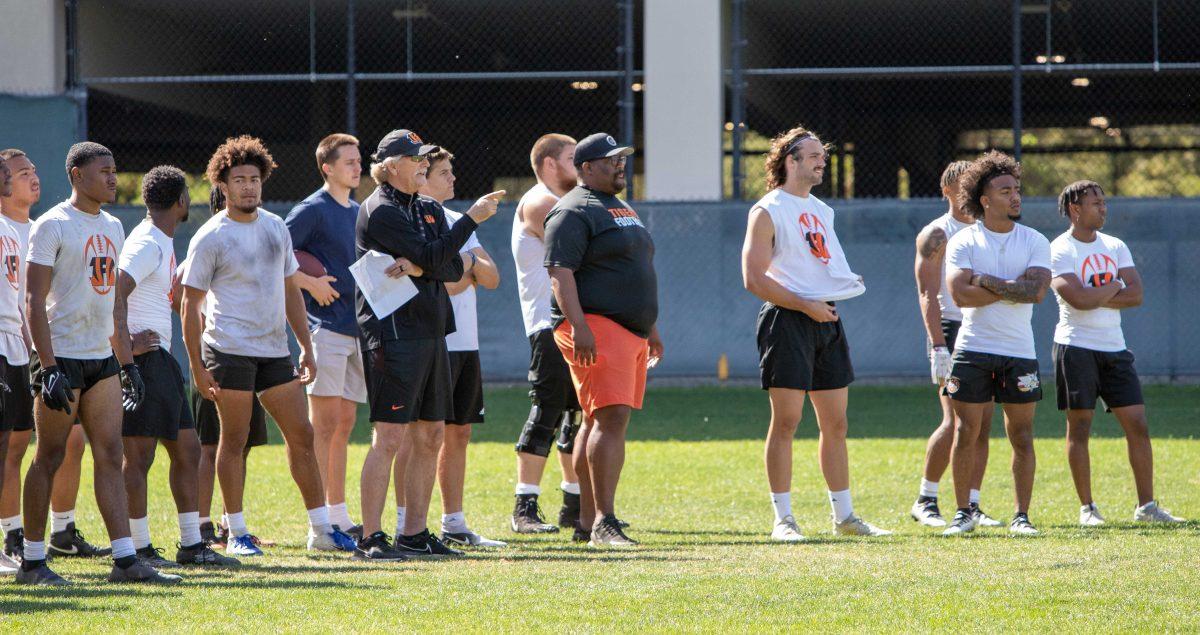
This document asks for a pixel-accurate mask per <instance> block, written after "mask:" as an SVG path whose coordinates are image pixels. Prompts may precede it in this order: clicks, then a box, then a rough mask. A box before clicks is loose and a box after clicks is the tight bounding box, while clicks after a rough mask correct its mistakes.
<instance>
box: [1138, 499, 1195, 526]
mask: <svg viewBox="0 0 1200 635" xmlns="http://www.w3.org/2000/svg"><path fill="white" fill-rule="evenodd" d="M1133 520H1134V521H1135V522H1139V523H1185V522H1187V521H1186V520H1184V519H1182V518H1177V517H1175V516H1172V515H1171V512H1169V511H1167V510H1165V509H1163V508H1161V507H1159V506H1158V501H1150V502H1149V503H1146V504H1145V505H1142V506H1141V507H1139V508H1137V509H1135V510H1134V511H1133Z"/></svg>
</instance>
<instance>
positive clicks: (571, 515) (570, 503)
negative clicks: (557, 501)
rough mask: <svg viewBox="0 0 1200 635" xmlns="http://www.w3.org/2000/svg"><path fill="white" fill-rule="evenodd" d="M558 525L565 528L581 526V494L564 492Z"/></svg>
mask: <svg viewBox="0 0 1200 635" xmlns="http://www.w3.org/2000/svg"><path fill="white" fill-rule="evenodd" d="M558 526H559V527H562V528H563V529H574V528H576V527H578V526H579V494H572V493H570V492H563V504H562V508H561V509H559V510H558Z"/></svg>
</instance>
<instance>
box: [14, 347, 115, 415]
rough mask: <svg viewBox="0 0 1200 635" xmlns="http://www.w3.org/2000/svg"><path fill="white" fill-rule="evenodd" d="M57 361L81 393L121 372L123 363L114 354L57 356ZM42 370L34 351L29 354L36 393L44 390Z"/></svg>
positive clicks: (30, 376)
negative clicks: (41, 378) (82, 356)
mask: <svg viewBox="0 0 1200 635" xmlns="http://www.w3.org/2000/svg"><path fill="white" fill-rule="evenodd" d="M55 361H56V362H57V363H58V368H59V370H61V371H63V372H64V373H66V374H67V379H69V380H70V382H71V388H74V389H78V390H79V394H83V393H85V392H87V391H89V390H91V389H92V386H95V385H96V384H98V383H100V382H102V381H104V380H105V379H108V378H109V377H112V376H113V375H116V374H117V373H119V372H121V365H120V364H118V363H117V358H116V357H114V356H112V355H109V356H108V357H105V358H104V359H71V358H70V357H58V356H55ZM41 370H42V366H41V361H40V360H39V359H38V356H37V352H36V351H34V352H33V353H30V355H29V389H30V390H32V391H33V393H34V394H39V393H41V392H42V383H41V381H39V379H38V373H40V372H41ZM71 410H72V411H74V410H75V408H74V407H72V408H71Z"/></svg>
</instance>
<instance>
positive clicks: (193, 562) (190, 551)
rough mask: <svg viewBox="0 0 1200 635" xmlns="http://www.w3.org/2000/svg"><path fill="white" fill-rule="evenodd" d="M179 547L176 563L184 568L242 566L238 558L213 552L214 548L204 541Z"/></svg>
mask: <svg viewBox="0 0 1200 635" xmlns="http://www.w3.org/2000/svg"><path fill="white" fill-rule="evenodd" d="M177 546H178V547H179V551H176V552H175V562H177V563H179V564H181V565H184V566H196V567H236V566H239V565H241V564H242V563H241V561H239V560H238V559H237V558H230V557H229V556H223V555H221V554H219V553H217V552H215V551H213V550H212V547H210V546H209V544H208V543H207V542H205V541H204V540H203V539H201V540H200V542H198V543H196V544H194V545H192V546H190V547H185V546H183V545H177Z"/></svg>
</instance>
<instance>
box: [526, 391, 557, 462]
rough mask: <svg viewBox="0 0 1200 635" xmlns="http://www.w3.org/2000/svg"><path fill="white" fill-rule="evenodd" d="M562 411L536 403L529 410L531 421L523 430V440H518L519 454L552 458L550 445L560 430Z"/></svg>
mask: <svg viewBox="0 0 1200 635" xmlns="http://www.w3.org/2000/svg"><path fill="white" fill-rule="evenodd" d="M561 416H562V411H561V410H559V409H557V408H547V407H545V406H543V405H542V404H540V403H538V402H536V401H535V402H534V403H533V406H532V407H531V408H530V409H529V419H528V420H526V421H525V427H523V428H521V438H519V439H517V452H524V453H526V454H533V455H536V456H541V457H546V456H550V444H551V443H552V442H553V440H554V432H555V430H556V429H557V428H558V420H559V418H560V417H561Z"/></svg>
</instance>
